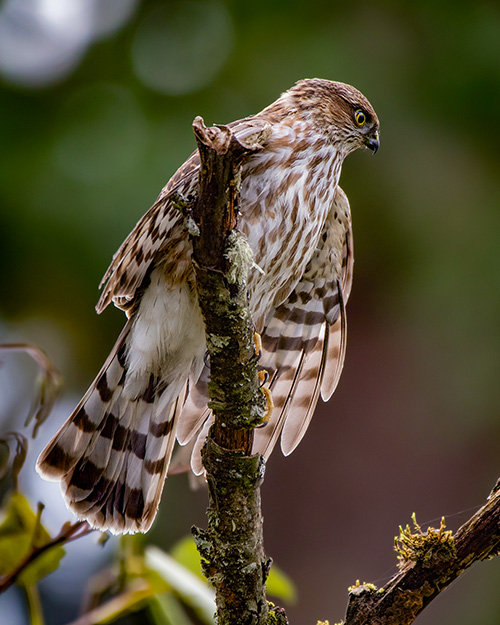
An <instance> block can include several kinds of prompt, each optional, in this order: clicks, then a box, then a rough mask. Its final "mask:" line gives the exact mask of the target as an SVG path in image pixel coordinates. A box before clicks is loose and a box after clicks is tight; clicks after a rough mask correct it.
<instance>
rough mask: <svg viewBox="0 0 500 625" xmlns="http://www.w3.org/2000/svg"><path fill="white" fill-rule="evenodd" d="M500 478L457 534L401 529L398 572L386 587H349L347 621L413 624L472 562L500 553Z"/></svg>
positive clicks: (348, 624)
mask: <svg viewBox="0 0 500 625" xmlns="http://www.w3.org/2000/svg"><path fill="white" fill-rule="evenodd" d="M499 484H500V480H499V482H497V486H496V487H495V488H494V489H493V491H492V493H491V494H490V496H489V498H488V501H487V503H486V504H485V505H484V506H483V507H482V508H481V509H480V510H478V512H476V514H474V515H473V516H472V517H471V518H470V519H469V520H468V521H467V522H466V523H464V524H463V525H462V526H461V527H460V528H459V529H458V530H457V532H456V533H455V535H452V533H451V532H448V531H445V530H444V521H443V522H442V525H441V528H439V529H438V530H433V529H429V530H427V532H426V533H423V532H421V530H420V527H419V526H418V525H417V524H416V522H415V526H416V530H417V531H416V533H414V534H412V533H411V532H410V529H409V528H408V527H407V528H406V529H405V530H401V533H400V536H399V538H398V539H397V544H396V551H398V553H399V554H400V560H401V564H400V571H399V573H398V574H397V575H395V576H394V577H393V578H392V579H391V580H390V582H389V583H388V584H386V585H385V586H384V587H383V588H380V589H377V588H376V587H375V586H373V585H372V584H363V585H358V586H356V587H354V588H352V589H351V590H350V593H349V604H348V606H347V612H346V617H345V621H344V625H368V624H369V625H409V623H413V621H414V620H415V619H416V617H417V616H418V615H419V614H420V612H422V610H423V609H424V608H425V607H426V606H427V605H429V603H430V602H431V601H432V600H433V599H434V598H435V597H437V596H438V594H439V593H440V592H442V591H443V590H444V589H445V588H446V587H447V586H448V585H449V584H451V583H452V582H453V581H454V580H456V579H457V577H458V576H459V575H460V574H461V573H463V572H464V571H465V570H467V569H468V568H469V567H470V566H471V565H472V564H474V562H478V561H481V560H488V559H489V558H492V557H494V556H496V555H498V554H499V552H500V488H499Z"/></svg>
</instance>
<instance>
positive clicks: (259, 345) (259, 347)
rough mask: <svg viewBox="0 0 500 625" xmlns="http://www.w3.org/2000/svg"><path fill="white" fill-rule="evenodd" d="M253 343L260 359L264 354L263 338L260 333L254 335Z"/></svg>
mask: <svg viewBox="0 0 500 625" xmlns="http://www.w3.org/2000/svg"><path fill="white" fill-rule="evenodd" d="M253 342H254V345H255V354H256V356H257V357H258V358H260V357H261V354H262V337H261V335H260V334H259V333H258V332H254V333H253Z"/></svg>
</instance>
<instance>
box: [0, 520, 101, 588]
mask: <svg viewBox="0 0 500 625" xmlns="http://www.w3.org/2000/svg"><path fill="white" fill-rule="evenodd" d="M92 531H93V530H92V528H91V527H90V526H89V524H88V523H87V522H86V521H78V522H77V523H72V524H71V523H65V524H64V525H63V527H62V529H61V531H60V532H59V534H58V535H57V536H56V537H55V538H53V539H52V540H49V541H48V542H46V543H44V544H43V545H40V546H39V547H35V546H34V547H33V549H32V551H31V552H30V553H29V554H28V555H27V556H26V557H25V558H24V559H23V560H22V561H21V562H20V563H19V564H18V565H17V566H16V568H15V569H13V570H12V571H11V572H10V573H9V574H8V575H4V576H3V577H1V578H0V594H1V593H2V592H5V591H6V590H7V589H8V588H10V587H11V586H12V584H15V582H16V580H17V579H18V577H19V576H20V575H21V574H22V573H23V571H24V570H25V569H26V568H27V567H28V566H29V565H30V564H32V563H33V562H34V561H35V560H36V559H37V558H39V557H40V556H41V555H42V554H44V553H46V552H47V551H48V550H49V549H52V548H53V547H57V546H59V545H64V544H67V543H69V542H71V541H73V540H76V539H77V538H81V537H82V536H86V535H87V534H90V533H91V532H92Z"/></svg>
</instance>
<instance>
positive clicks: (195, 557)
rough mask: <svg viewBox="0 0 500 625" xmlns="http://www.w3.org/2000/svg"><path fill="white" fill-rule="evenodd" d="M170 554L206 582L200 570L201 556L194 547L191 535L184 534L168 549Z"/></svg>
mask: <svg viewBox="0 0 500 625" xmlns="http://www.w3.org/2000/svg"><path fill="white" fill-rule="evenodd" d="M170 555H171V556H172V558H174V560H177V562H179V563H180V564H182V566H184V567H186V569H188V571H191V573H194V574H195V575H196V576H197V577H199V578H200V579H202V580H203V581H205V582H206V578H205V576H204V575H203V571H202V570H201V558H200V554H199V552H198V549H197V548H196V544H195V542H194V540H193V539H192V537H191V536H185V537H184V538H181V540H179V542H177V543H176V544H175V545H174V546H173V547H172V549H171V550H170Z"/></svg>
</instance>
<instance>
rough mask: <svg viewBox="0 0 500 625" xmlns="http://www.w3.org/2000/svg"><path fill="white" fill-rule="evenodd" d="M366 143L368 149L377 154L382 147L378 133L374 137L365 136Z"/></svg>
mask: <svg viewBox="0 0 500 625" xmlns="http://www.w3.org/2000/svg"><path fill="white" fill-rule="evenodd" d="M364 143H365V145H366V147H367V148H368V149H369V150H371V151H372V152H373V154H375V152H376V151H377V150H378V149H379V147H380V140H379V137H378V132H376V133H375V134H374V135H373V136H372V137H368V136H365V138H364Z"/></svg>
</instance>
